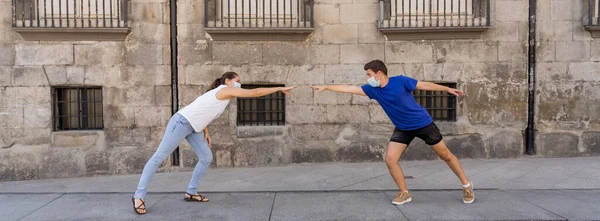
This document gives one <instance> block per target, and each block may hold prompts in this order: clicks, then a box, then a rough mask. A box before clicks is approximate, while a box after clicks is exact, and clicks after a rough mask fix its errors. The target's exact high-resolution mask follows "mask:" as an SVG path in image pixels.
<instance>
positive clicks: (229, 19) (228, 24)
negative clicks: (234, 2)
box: [227, 0, 231, 27]
mask: <svg viewBox="0 0 600 221" xmlns="http://www.w3.org/2000/svg"><path fill="white" fill-rule="evenodd" d="M227 27H231V0H227Z"/></svg>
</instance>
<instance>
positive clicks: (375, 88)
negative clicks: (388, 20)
mask: <svg viewBox="0 0 600 221" xmlns="http://www.w3.org/2000/svg"><path fill="white" fill-rule="evenodd" d="M364 69H365V71H366V72H367V76H368V79H367V82H368V84H366V85H363V86H362V87H358V86H350V85H322V86H311V87H312V88H313V89H315V90H317V91H318V92H322V91H325V90H329V91H334V92H342V93H351V94H358V95H363V96H368V97H369V98H371V99H375V100H376V101H377V102H378V103H379V105H381V107H382V108H383V110H384V111H385V113H386V114H387V115H388V117H389V118H390V119H391V120H392V123H393V124H394V126H395V127H396V129H395V130H394V133H393V134H392V138H391V139H390V142H389V144H388V147H387V151H386V154H385V161H386V164H387V166H388V170H389V171H390V174H391V175H392V178H393V179H394V181H395V182H396V184H397V185H398V188H399V189H400V192H399V193H398V195H397V196H396V197H395V198H394V200H393V201H392V203H393V204H395V205H402V204H404V203H407V202H410V201H411V200H412V198H411V193H410V192H409V191H408V189H407V188H406V182H405V181H404V173H403V172H402V169H401V168H400V165H399V164H398V161H399V160H400V156H401V155H402V153H403V152H404V150H405V149H406V148H407V147H408V145H409V144H410V142H411V141H412V140H413V139H414V138H415V137H418V138H420V139H422V140H423V141H425V143H427V144H428V145H431V146H432V149H433V151H434V152H435V153H436V154H437V155H438V156H439V157H440V158H441V159H443V160H444V161H446V163H447V164H448V166H449V167H450V169H452V171H453V172H454V173H455V174H456V176H457V177H458V179H459V180H460V182H461V183H462V186H463V202H464V203H472V202H473V201H474V200H475V195H474V193H473V183H472V182H470V181H469V180H468V179H467V177H466V176H465V173H464V171H463V169H462V167H461V165H460V162H459V161H458V158H456V156H455V155H454V154H452V153H451V152H450V150H448V147H447V146H446V144H445V143H444V141H443V139H442V134H441V133H440V130H439V129H438V127H437V126H436V125H435V123H433V119H432V118H431V116H430V115H429V113H428V112H427V110H425V108H423V107H422V106H421V105H419V104H418V103H417V101H415V99H414V97H413V95H412V91H414V90H416V89H418V90H429V91H445V92H448V93H450V94H453V95H455V96H461V95H462V94H463V92H462V91H460V90H457V89H453V88H448V87H446V86H442V85H438V84H434V83H430V82H422V81H417V80H415V79H412V78H410V77H406V76H396V77H388V75H387V67H386V66H385V64H384V63H383V62H382V61H380V60H374V61H371V62H369V63H367V64H365V66H364Z"/></svg>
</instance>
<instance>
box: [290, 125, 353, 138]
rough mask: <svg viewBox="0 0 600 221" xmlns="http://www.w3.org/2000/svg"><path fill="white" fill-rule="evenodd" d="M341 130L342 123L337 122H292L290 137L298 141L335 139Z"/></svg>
mask: <svg viewBox="0 0 600 221" xmlns="http://www.w3.org/2000/svg"><path fill="white" fill-rule="evenodd" d="M341 130H342V125H339V124H323V123H319V124H294V125H292V126H291V134H292V137H293V138H294V139H297V140H300V141H311V140H335V139H336V138H337V137H338V135H339V133H340V131H341Z"/></svg>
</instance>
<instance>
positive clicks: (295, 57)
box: [262, 43, 310, 65]
mask: <svg viewBox="0 0 600 221" xmlns="http://www.w3.org/2000/svg"><path fill="white" fill-rule="evenodd" d="M309 54H310V48H309V46H308V45H306V44H301V43H282V44H275V43H271V44H265V45H264V46H263V55H262V56H263V63H264V64H273V65H303V64H306V63H307V62H308V55H309Z"/></svg>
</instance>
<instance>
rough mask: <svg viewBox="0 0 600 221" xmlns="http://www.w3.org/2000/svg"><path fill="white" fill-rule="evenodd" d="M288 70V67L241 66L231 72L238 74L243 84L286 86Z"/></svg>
mask: <svg viewBox="0 0 600 221" xmlns="http://www.w3.org/2000/svg"><path fill="white" fill-rule="evenodd" d="M289 68H290V67H289V66H272V65H266V66H243V67H241V68H233V69H232V70H233V71H234V72H236V73H238V75H239V76H240V78H241V80H242V83H243V84H286V83H287V79H288V75H289V72H290V70H289ZM219 76H220V75H219Z"/></svg>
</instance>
